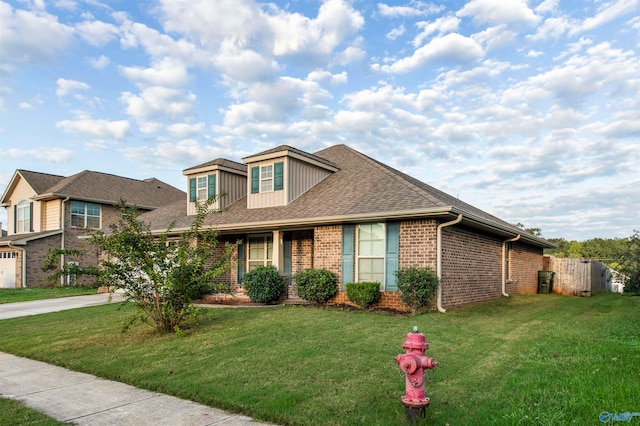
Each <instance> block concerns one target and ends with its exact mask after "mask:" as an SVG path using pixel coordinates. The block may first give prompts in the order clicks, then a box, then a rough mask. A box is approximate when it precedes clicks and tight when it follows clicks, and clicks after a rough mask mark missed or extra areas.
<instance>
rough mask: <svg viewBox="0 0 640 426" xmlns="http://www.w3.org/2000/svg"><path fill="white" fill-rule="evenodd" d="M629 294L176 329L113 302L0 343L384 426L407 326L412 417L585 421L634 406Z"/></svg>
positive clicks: (252, 314)
mask: <svg viewBox="0 0 640 426" xmlns="http://www.w3.org/2000/svg"><path fill="white" fill-rule="evenodd" d="M639 301H640V299H639V298H637V297H629V296H625V295H618V294H601V295H596V296H594V297H590V298H578V297H561V296H556V295H532V296H516V297H511V298H503V299H500V300H497V301H494V302H490V303H485V304H482V305H477V306H473V307H468V308H460V309H448V310H447V313H446V314H440V313H429V314H425V315H419V316H415V317H402V316H393V315H389V314H385V313H371V312H362V311H347V310H340V309H318V308H312V307H295V306H293V307H291V306H289V307H287V306H282V307H275V308H274V307H269V308H247V309H233V308H222V309H207V310H206V311H205V312H204V314H203V315H202V316H201V318H200V321H199V324H198V325H197V326H195V327H193V328H190V329H186V330H185V333H184V335H160V334H155V333H153V332H152V330H151V328H150V327H148V326H145V325H135V326H134V327H133V328H131V329H130V330H129V331H128V332H125V333H121V329H122V327H123V325H124V324H125V323H126V321H127V319H128V318H130V316H131V314H132V311H131V310H130V309H131V308H130V307H126V308H120V305H119V304H118V305H107V306H99V307H93V308H85V309H78V310H73V311H65V312H58V313H52V314H47V315H37V316H31V317H24V318H16V319H9V320H3V321H0V335H1V336H3V337H2V339H0V350H2V351H5V352H9V353H13V354H16V355H20V356H26V357H29V358H33V359H38V360H42V361H46V362H51V363H54V364H57V365H61V366H64V367H68V368H71V369H74V370H78V371H84V372H89V373H92V374H95V375H98V376H102V377H106V378H109V379H114V380H119V381H122V382H126V383H129V384H133V385H135V386H139V387H142V388H146V389H150V390H153V391H159V392H165V393H168V394H172V395H176V396H178V397H182V398H187V399H191V400H194V401H197V402H200V403H203V404H207V405H210V406H214V407H219V408H222V409H227V410H230V411H234V412H241V413H244V414H246V415H249V416H252V417H255V418H257V419H261V420H266V421H271V422H274V423H279V424H288V425H318V424H323V425H324V424H327V425H332V424H334V425H356V424H357V425H375V424H378V425H397V424H402V423H403V422H404V419H405V413H404V407H403V406H402V405H401V403H400V396H401V395H402V393H403V392H404V376H403V374H402V373H401V372H400V370H399V368H398V366H397V364H396V362H395V361H394V360H393V357H394V356H395V355H396V354H398V353H400V352H402V351H403V348H402V346H401V345H402V342H403V341H404V338H405V335H406V333H407V332H408V331H410V330H411V329H412V327H413V326H414V325H417V326H418V327H419V329H420V331H422V332H424V333H425V335H426V337H427V341H428V342H429V343H430V345H431V346H430V349H429V350H428V351H427V355H429V356H432V357H434V358H435V359H436V360H437V361H438V362H440V366H439V367H437V368H436V369H435V370H434V371H430V372H429V373H428V383H427V395H428V396H429V397H430V398H431V406H430V407H429V408H428V409H427V415H426V419H425V420H424V424H438V425H445V424H447V423H448V424H451V425H477V424H492V425H559V424H563V425H566V424H575V425H584V424H592V425H596V424H601V423H600V421H599V420H598V416H599V414H600V413H601V412H602V411H607V412H611V413H623V412H637V411H640V405H639V403H638V401H639V399H638V393H639V390H640V375H639V374H638V371H640V355H639V354H640V310H639ZM638 421H640V419H635V418H634V419H633V420H632V423H633V422H638Z"/></svg>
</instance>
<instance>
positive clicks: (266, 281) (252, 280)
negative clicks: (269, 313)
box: [243, 266, 286, 304]
mask: <svg viewBox="0 0 640 426" xmlns="http://www.w3.org/2000/svg"><path fill="white" fill-rule="evenodd" d="M285 285H286V283H285V282H284V280H283V279H282V277H281V276H280V275H278V270H277V269H276V268H275V267H274V266H258V267H257V268H255V269H254V270H252V271H249V272H247V274H246V275H245V276H244V282H243V286H244V289H245V290H246V291H247V295H248V296H249V298H250V299H251V301H252V302H257V303H267V304H274V303H276V302H278V300H280V296H281V295H282V293H283V292H284V289H285Z"/></svg>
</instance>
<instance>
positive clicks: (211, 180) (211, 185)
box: [207, 175, 216, 200]
mask: <svg viewBox="0 0 640 426" xmlns="http://www.w3.org/2000/svg"><path fill="white" fill-rule="evenodd" d="M207 185H208V188H207V199H209V200H210V199H212V198H213V197H215V196H216V175H209V177H208V179H207Z"/></svg>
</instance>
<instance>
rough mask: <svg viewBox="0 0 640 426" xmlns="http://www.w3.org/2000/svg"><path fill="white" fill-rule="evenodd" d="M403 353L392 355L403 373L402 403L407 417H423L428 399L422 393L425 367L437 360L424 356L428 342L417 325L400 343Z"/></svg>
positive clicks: (436, 363) (433, 366) (431, 365)
mask: <svg viewBox="0 0 640 426" xmlns="http://www.w3.org/2000/svg"><path fill="white" fill-rule="evenodd" d="M402 346H403V347H404V348H405V353H404V354H399V355H396V356H395V357H394V359H395V360H396V361H397V362H398V366H399V367H400V369H401V370H402V371H403V372H404V373H405V394H404V395H403V396H402V404H404V406H405V408H406V413H407V417H408V418H409V419H410V420H412V419H414V418H415V417H418V416H420V417H424V413H425V412H424V410H425V408H426V407H427V406H428V405H429V403H430V400H429V398H428V397H427V396H425V394H424V387H425V386H424V384H425V369H433V368H435V367H437V366H438V362H437V361H435V360H434V359H433V358H431V357H427V356H425V351H426V350H427V349H428V348H429V343H427V342H426V341H425V338H424V334H422V333H419V332H418V327H413V331H412V332H410V333H408V334H407V339H406V340H405V342H404V343H403V344H402Z"/></svg>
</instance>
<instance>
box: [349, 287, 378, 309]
mask: <svg viewBox="0 0 640 426" xmlns="http://www.w3.org/2000/svg"><path fill="white" fill-rule="evenodd" d="M347 298H348V299H349V300H350V301H352V302H353V303H355V304H356V305H358V306H361V307H363V308H365V309H368V308H370V307H371V306H373V305H377V304H378V302H379V301H380V283H379V282H377V281H375V282H371V281H365V282H360V283H347Z"/></svg>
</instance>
